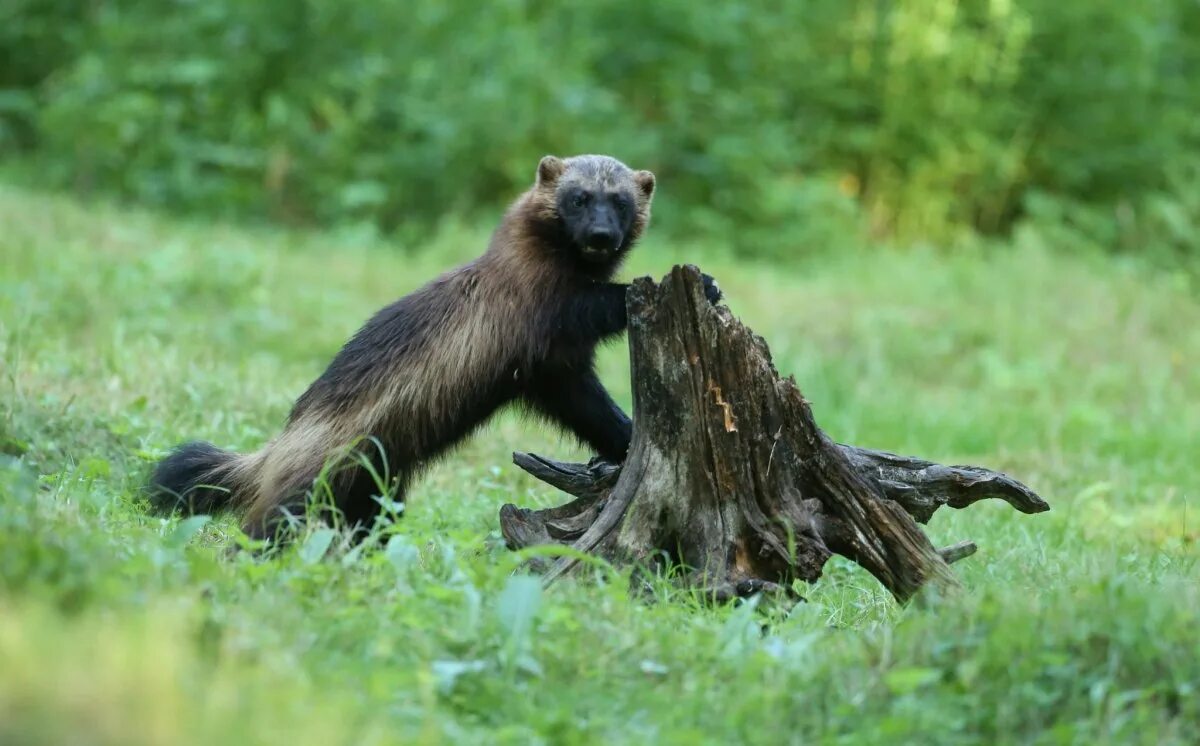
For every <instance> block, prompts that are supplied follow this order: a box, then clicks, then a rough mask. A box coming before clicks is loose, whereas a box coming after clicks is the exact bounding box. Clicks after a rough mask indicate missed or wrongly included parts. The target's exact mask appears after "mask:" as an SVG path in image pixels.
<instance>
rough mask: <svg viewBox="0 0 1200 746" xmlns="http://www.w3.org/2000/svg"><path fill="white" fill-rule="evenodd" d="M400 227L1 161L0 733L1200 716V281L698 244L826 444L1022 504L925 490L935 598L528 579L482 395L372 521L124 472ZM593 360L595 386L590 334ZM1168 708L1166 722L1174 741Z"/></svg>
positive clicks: (193, 430) (203, 409)
mask: <svg viewBox="0 0 1200 746" xmlns="http://www.w3.org/2000/svg"><path fill="white" fill-rule="evenodd" d="M485 239H486V231H481V230H477V229H472V228H469V227H467V228H464V227H456V226H449V227H447V228H446V229H445V230H443V231H442V232H441V233H439V235H438V237H437V238H436V239H435V240H433V241H432V243H431V245H429V246H428V247H425V248H424V250H422V251H421V252H419V253H410V252H408V251H406V249H405V247H400V246H395V245H388V244H386V243H381V242H377V241H372V240H369V239H362V238H359V237H356V236H355V235H353V234H350V233H340V234H335V233H326V234H316V235H312V234H309V235H294V234H288V233H283V232H275V231H268V230H248V229H239V228H233V227H229V226H225V225H204V224H201V223H199V222H170V221H167V220H164V219H161V218H159V217H156V216H153V215H148V214H144V213H141V212H136V211H128V210H121V209H116V208H112V207H108V206H104V205H99V206H96V205H91V206H84V205H80V204H78V203H75V202H72V201H69V200H66V199H62V198H58V197H54V196H48V195H45V194H40V193H33V192H27V191H23V190H20V189H15V188H12V187H0V346H2V352H3V354H2V355H0V361H2V363H0V364H2V365H3V376H2V381H0V386H2V389H0V391H2V393H0V428H2V429H0V448H2V450H3V452H4V454H7V456H0V459H3V463H2V464H0V742H2V743H5V744H26V743H29V744H35V743H36V744H42V743H111V744H140V743H147V744H151V743H198V744H208V743H230V744H237V743H268V742H277V743H289V744H308V743H312V744H328V743H405V744H407V743H439V742H441V743H445V742H455V743H462V742H481V743H521V744H524V743H531V742H533V743H536V742H541V743H689V744H690V743H696V742H704V741H707V742H720V743H731V742H760V743H772V744H773V743H781V742H812V741H816V742H822V743H854V744H857V743H933V742H949V743H961V742H964V741H971V740H978V741H982V742H989V743H991V742H1022V743H1025V742H1037V743H1104V742H1120V743H1128V742H1138V743H1164V742H1172V741H1175V742H1181V743H1182V742H1187V741H1188V740H1189V739H1191V738H1194V736H1195V732H1196V729H1197V728H1198V727H1200V704H1198V700H1200V624H1198V621H1197V620H1198V619H1200V582H1198V581H1200V566H1198V563H1197V561H1196V540H1197V538H1198V537H1200V506H1198V505H1197V504H1196V499H1195V498H1196V495H1197V493H1198V488H1200V466H1198V465H1197V452H1196V451H1197V432H1198V428H1200V300H1198V299H1197V296H1196V294H1195V291H1194V289H1192V288H1190V287H1189V286H1188V281H1187V280H1186V278H1185V277H1180V276H1174V275H1170V274H1166V273H1163V272H1160V271H1154V270H1151V269H1147V268H1144V267H1142V266H1140V265H1139V264H1138V263H1136V262H1130V261H1122V262H1117V261H1115V260H1111V259H1106V258H1101V257H1089V256H1083V257H1079V256H1076V257H1071V256H1068V254H1066V253H1065V252H1060V251H1054V250H1052V249H1054V248H1055V247H1053V246H1051V247H1047V246H1045V245H1043V244H1045V243H1047V242H1046V241H1045V240H1042V239H1041V238H1040V237H1039V234H1034V233H1030V234H1028V235H1024V236H1022V237H1021V238H1020V240H1019V241H1017V242H1016V243H1018V244H1020V247H1019V248H1011V247H1008V248H1006V247H991V248H989V249H987V250H986V251H985V250H983V249H976V250H971V249H963V250H962V251H958V252H955V253H949V254H943V253H937V252H932V251H916V250H914V251H908V252H903V253H902V252H897V251H868V250H865V249H864V250H863V251H861V252H857V253H849V254H843V255H838V256H830V255H820V254H814V255H811V256H807V257H805V258H798V259H797V260H796V262H795V263H793V264H791V265H788V266H766V265H755V264H747V263H745V262H741V261H735V260H733V259H730V258H728V257H726V256H724V255H722V254H721V252H719V251H716V250H711V249H709V250H700V249H693V248H690V247H687V246H682V245H663V244H660V243H656V242H655V241H654V240H653V238H651V240H649V241H648V242H647V243H646V244H645V245H644V247H642V248H641V249H639V251H638V252H637V253H636V255H635V259H634V260H633V262H632V266H631V267H630V268H629V271H627V272H626V273H625V274H626V275H627V276H633V275H640V274H653V275H662V274H664V273H665V272H666V270H667V269H668V268H669V267H670V266H671V264H672V263H674V262H679V261H691V262H695V263H698V264H700V265H702V266H703V267H704V268H705V269H706V270H707V271H709V272H710V273H712V274H713V275H715V276H716V277H717V278H718V279H719V280H720V282H721V285H722V287H723V289H724V290H725V292H726V295H727V297H728V302H729V304H730V306H731V307H732V308H733V310H734V311H735V313H737V314H738V315H739V316H740V317H741V318H742V319H743V320H745V321H746V322H747V323H749V324H750V325H751V326H752V327H753V328H754V329H755V330H756V331H757V332H759V333H760V334H762V335H763V336H764V337H765V338H766V339H767V341H768V342H769V343H770V345H771V347H772V350H773V352H774V354H775V358H776V361H777V364H778V366H779V367H780V368H781V369H782V370H783V371H784V372H786V373H791V374H794V375H795V376H796V379H797V381H798V382H799V384H800V386H801V389H802V390H803V391H804V392H805V394H806V396H807V397H808V398H809V399H810V400H811V401H812V402H813V406H814V409H815V413H816V416H817V418H818V421H819V422H820V423H821V424H822V425H823V426H824V427H825V428H826V429H827V431H828V432H829V433H830V434H831V435H832V436H833V437H835V438H838V439H840V440H843V441H847V442H853V443H856V444H859V445H864V446H873V447H880V448H887V449H890V450H896V451H900V452H905V453H912V454H917V455H921V456H925V457H928V458H933V459H936V460H940V461H946V462H968V463H979V464H983V465H987V466H991V467H994V468H999V469H1003V470H1006V471H1009V472H1011V473H1012V474H1014V475H1015V476H1018V477H1019V478H1021V479H1022V480H1024V481H1026V482H1027V483H1029V484H1030V485H1032V486H1034V487H1035V488H1036V489H1038V490H1039V491H1040V492H1041V493H1042V494H1043V495H1044V496H1045V497H1046V498H1047V499H1048V500H1049V501H1050V502H1051V504H1052V506H1053V510H1052V511H1051V512H1050V513H1048V514H1043V515H1038V516H1024V515H1020V514H1017V513H1015V512H1013V511H1012V510H1010V509H1009V508H1008V507H1007V506H1005V505H1003V504H992V503H986V504H980V505H977V506H975V507H973V508H971V509H969V510H966V511H962V512H955V511H949V510H948V511H945V512H943V513H941V514H939V515H937V516H936V517H935V518H934V520H933V521H932V524H931V525H930V526H929V532H930V534H931V536H932V537H933V539H934V541H935V542H937V543H939V544H948V543H951V542H953V541H957V540H960V539H964V538H971V539H974V540H976V541H977V542H978V543H979V544H980V547H981V550H980V552H979V553H978V554H977V555H975V556H974V557H972V558H970V559H968V560H966V561H964V562H962V563H959V564H957V565H955V571H956V572H957V573H958V574H959V575H960V576H961V578H962V580H963V582H964V584H965V586H966V591H965V592H964V593H963V594H961V595H960V596H959V597H956V598H953V599H950V600H946V601H943V602H941V603H938V604H936V605H933V606H930V607H926V608H918V607H910V608H907V609H901V608H898V607H897V606H896V605H895V604H894V603H893V602H892V601H891V600H890V598H889V597H888V596H887V595H886V594H885V593H884V592H883V591H882V590H881V588H880V587H879V586H878V585H877V583H875V581H874V580H873V579H872V578H871V577H870V576H869V575H867V574H866V573H864V572H862V571H861V570H859V569H858V568H856V567H854V566H853V565H850V564H849V563H847V562H845V561H841V560H835V561H833V562H831V563H830V565H829V566H828V568H827V570H828V571H827V573H826V576H825V577H824V578H823V579H822V580H821V581H820V582H818V583H816V584H814V585H813V586H812V587H810V588H808V589H806V595H808V597H809V602H808V603H806V604H801V605H799V606H797V607H796V608H795V609H794V610H792V611H791V612H790V613H780V612H775V613H763V612H761V611H756V610H754V609H751V608H749V607H741V608H736V609H735V608H723V609H705V608H701V607H698V606H697V605H696V604H694V603H693V602H692V601H691V600H690V599H689V598H687V597H686V596H683V595H681V594H670V593H667V592H665V591H664V593H663V594H662V598H661V599H659V600H658V601H657V602H655V603H649V602H646V601H638V600H633V599H630V598H629V597H628V596H627V594H626V593H625V590H624V588H623V586H622V584H621V582H619V580H618V581H617V582H564V583H561V584H558V585H556V586H554V587H552V588H551V589H550V590H548V591H545V592H540V591H539V590H538V588H537V585H536V584H535V583H531V582H530V581H529V579H528V578H524V577H521V576H514V575H513V574H512V570H513V568H514V563H513V558H512V557H511V556H509V554H508V553H507V552H505V551H504V549H503V547H502V546H500V545H499V544H498V543H497V541H496V532H497V509H498V508H499V507H500V506H501V505H502V504H503V503H506V502H515V503H518V504H521V505H548V504H552V503H554V502H556V501H559V500H561V497H562V496H561V495H558V494H555V493H553V491H551V490H549V489H548V488H546V487H545V486H544V485H541V484H538V483H535V482H533V480H531V479H529V478H526V477H524V476H523V475H522V474H521V473H519V472H518V470H517V469H516V468H515V467H513V466H511V465H510V463H509V454H510V452H511V451H512V450H514V449H522V450H535V451H538V452H542V453H546V454H548V455H556V456H559V457H564V458H567V457H584V456H585V455H586V454H584V453H582V452H581V451H579V450H578V449H577V448H576V447H574V446H573V445H572V444H571V443H569V442H568V441H566V440H564V439H562V438H560V437H558V436H556V435H554V434H552V433H549V432H547V431H546V430H545V429H544V428H542V427H540V426H538V425H536V424H533V423H526V422H523V421H521V420H520V419H518V418H516V417H510V416H505V417H502V418H500V419H499V420H498V421H496V422H495V423H494V424H493V425H492V426H491V427H489V428H488V429H487V430H486V431H485V432H484V433H483V434H481V435H480V436H479V437H477V438H475V439H474V440H472V441H471V442H470V443H469V444H468V445H466V446H465V447H463V448H462V449H461V450H460V451H458V452H457V453H456V454H455V455H453V456H452V457H451V458H448V459H447V460H446V461H445V462H443V463H442V464H441V465H440V466H438V467H437V468H436V469H434V470H433V472H432V473H431V474H430V475H429V477H428V478H427V479H426V480H424V481H423V482H421V483H420V485H419V486H418V487H417V488H416V489H415V490H414V491H413V493H412V494H411V500H410V503H409V506H408V515H407V516H406V517H405V519H404V520H403V521H401V522H399V524H398V525H397V526H395V527H394V534H393V538H391V539H390V540H389V543H388V544H387V548H386V550H381V551H375V552H357V551H348V550H347V548H346V547H345V546H344V544H343V543H342V541H341V539H340V537H334V540H333V546H332V550H331V551H330V552H329V553H328V555H326V556H324V557H323V558H322V557H321V556H320V552H319V551H318V550H320V549H321V543H322V542H323V541H325V540H328V539H329V535H328V534H327V533H313V534H310V535H309V538H308V539H306V540H305V541H304V542H302V543H301V544H300V545H298V546H297V547H296V548H294V549H293V550H291V551H288V552H286V553H284V554H283V555H282V556H280V557H277V558H275V559H271V560H269V561H260V560H254V559H252V558H251V557H249V556H248V555H245V554H240V555H231V554H229V553H227V552H226V551H225V548H226V547H227V546H229V545H231V544H232V543H234V541H235V534H236V531H235V529H234V524H233V522H232V521H231V520H230V519H229V518H227V517H223V518H218V519H216V520H214V521H212V522H209V523H207V524H203V525H202V522H201V521H185V522H181V521H179V520H177V519H175V520H163V519H160V518H157V517H153V516H150V515H148V514H147V513H146V512H145V510H144V506H143V505H142V504H141V503H140V502H139V500H138V498H137V494H136V490H137V489H138V487H139V485H140V484H141V481H142V480H143V479H144V477H145V474H146V472H147V470H148V468H149V466H150V463H151V461H152V459H153V458H155V457H156V456H159V455H161V454H162V453H163V452H164V451H165V449H167V448H168V447H170V446H171V445H173V444H174V443H176V442H178V441H180V440H183V439H186V438H196V437H199V438H204V439H208V440H212V441H214V442H216V443H217V444H219V445H223V446H229V447H236V448H242V449H251V448H256V447H257V446H258V445H260V444H261V443H262V442H263V440H264V439H266V438H268V437H270V436H271V435H272V434H273V433H274V432H276V431H277V429H278V428H279V426H280V425H281V422H282V419H283V417H284V416H285V414H286V412H287V409H288V407H289V405H290V403H291V402H292V400H293V398H294V397H295V396H297V395H298V394H299V393H300V392H301V391H302V389H303V388H304V386H305V385H306V384H307V383H308V382H309V381H310V380H311V379H312V378H313V377H314V376H315V375H317V374H318V373H319V372H320V370H321V368H322V366H323V365H324V363H325V362H326V361H327V360H328V359H329V358H330V356H331V355H332V354H333V353H334V351H335V350H336V349H337V347H338V346H339V345H340V344H341V342H342V341H343V340H344V339H345V338H346V337H347V336H348V335H349V334H350V333H351V332H353V331H354V329H355V328H356V327H357V326H358V324H360V323H361V322H362V321H363V320H364V319H365V318H366V317H367V315H368V314H370V313H371V312H372V311H373V310H375V309H376V308H377V307H379V306H380V305H382V304H384V303H385V302H387V301H389V300H390V299H392V298H393V297H395V296H398V295H399V294H401V293H403V292H405V291H407V290H409V289H411V288H413V287H415V286H417V285H418V284H420V283H422V282H424V281H425V280H427V279H429V278H431V277H432V276H434V275H435V274H436V273H437V272H439V271H441V270H442V269H445V268H447V267H449V266H451V265H452V264H454V263H456V262H458V261H459V260H462V259H464V258H467V257H469V256H471V255H473V254H474V253H475V252H477V251H478V250H479V249H480V248H481V246H482V244H483V242H484V240H485ZM602 367H603V378H604V379H605V380H606V381H607V382H608V383H609V384H610V385H611V386H612V388H613V389H614V391H615V392H616V393H617V395H618V396H619V397H620V398H621V399H622V400H623V401H624V402H625V403H626V404H628V396H629V386H628V367H627V363H626V359H625V350H624V347H623V346H622V345H616V346H614V347H612V348H611V349H607V350H606V351H605V352H604V355H603V358H602ZM1188 733H1191V734H1192V735H1191V736H1189V735H1187V734H1188Z"/></svg>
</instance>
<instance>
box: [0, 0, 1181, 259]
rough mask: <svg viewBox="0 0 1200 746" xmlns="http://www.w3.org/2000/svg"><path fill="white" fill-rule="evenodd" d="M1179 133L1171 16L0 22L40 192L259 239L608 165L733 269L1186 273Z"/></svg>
mask: <svg viewBox="0 0 1200 746" xmlns="http://www.w3.org/2000/svg"><path fill="white" fill-rule="evenodd" d="M1197 111H1200V4H1197V3H1196V2H1194V0H1089V1H1088V2H1060V1H1059V0H959V1H957V2H955V1H952V0H797V1H793V2H758V3H738V2H714V3H692V2H686V1H685V0H661V1H659V2H654V3H643V2H636V1H635V0H582V1H581V2H577V3H571V4H560V3H548V2H542V1H541V0H502V1H500V2H491V3H475V2H466V1H465V0H376V1H375V2H371V3H344V2H338V1H337V0H171V1H166V0H8V2H6V3H5V4H4V9H2V10H0V147H2V146H7V147H9V148H20V149H23V150H25V151H27V152H28V153H31V154H32V156H31V157H32V160H33V162H34V163H36V164H37V173H38V178H41V179H45V180H47V181H50V182H52V183H54V184H58V185H71V186H73V187H75V188H77V189H80V190H83V191H88V190H93V189H98V190H102V191H106V192H110V193H116V194H119V195H122V196H125V197H128V198H132V199H134V200H137V201H140V202H144V203H149V204H153V205H160V206H165V207H169V208H175V209H183V210H189V211H199V212H203V213H210V214H211V213H221V214H230V215H237V216H249V217H267V218H271V219H275V220H281V221H286V222H300V223H335V222H345V221H350V222H365V223H368V224H372V225H375V226H378V227H379V228H381V229H383V230H394V229H396V228H398V227H408V226H415V227H420V226H425V225H428V224H429V223H430V222H432V221H435V220H437V219H438V218H439V217H441V216H444V215H447V214H462V213H469V212H471V211H473V210H477V209H480V208H494V207H495V206H496V205H497V204H499V203H501V202H504V201H506V200H508V199H510V198H511V197H512V196H513V195H514V194H515V192H516V191H517V190H519V189H521V188H523V187H525V186H526V185H527V184H528V183H529V182H530V181H531V178H532V173H533V167H534V164H535V163H536V159H537V158H538V157H539V156H541V155H542V154H544V153H547V152H553V153H560V154H572V153H578V152H607V153H612V154H614V155H616V156H618V157H620V158H622V159H624V160H626V161H628V162H630V163H633V164H635V165H636V166H638V167H644V168H651V169H653V170H655V171H656V172H657V173H658V175H659V177H660V180H661V184H662V185H663V188H664V191H663V196H662V198H661V200H660V203H659V204H660V209H659V211H658V215H659V219H660V225H664V226H666V228H667V229H668V230H671V231H674V232H678V233H685V234H686V233H705V234H709V235H717V236H722V237H725V238H726V239H727V240H729V241H731V242H733V243H734V244H736V246H737V248H738V249H740V250H742V251H744V252H747V253H757V254H765V255H772V254H775V255H782V254H787V253H792V252H795V251H797V250H803V249H805V248H808V247H810V246H813V245H826V246H828V245H830V244H835V245H836V244H837V243H838V242H839V241H844V240H848V239H850V238H853V237H855V234H856V233H859V234H861V232H869V233H870V234H871V235H873V236H877V237H878V236H888V237H900V238H905V239H911V238H916V237H920V238H929V239H934V240H946V239H952V238H954V237H956V236H959V235H962V234H964V233H969V232H984V233H999V232H1006V231H1008V230H1009V229H1011V228H1012V226H1013V225H1014V224H1015V223H1016V222H1017V221H1019V220H1020V219H1022V218H1023V217H1024V216H1027V215H1029V214H1031V212H1030V211H1031V210H1034V209H1040V210H1041V212H1040V213H1038V214H1050V213H1054V214H1061V213H1063V212H1064V211H1065V212H1069V213H1071V214H1072V215H1074V216H1076V219H1077V220H1079V221H1082V222H1085V223H1086V222H1089V220H1091V222H1096V220H1099V221H1100V222H1102V223H1104V224H1105V225H1106V229H1105V230H1107V231H1108V232H1109V233H1111V234H1112V235H1107V234H1104V231H1100V233H1099V234H1097V235H1096V236H1095V237H1096V238H1097V240H1098V241H1100V242H1101V243H1103V244H1105V245H1107V246H1117V247H1132V248H1139V247H1140V246H1141V245H1142V243H1143V241H1144V240H1145V237H1146V236H1147V235H1149V236H1151V238H1152V239H1153V240H1154V241H1155V242H1156V243H1158V244H1163V243H1165V244H1168V245H1177V246H1178V248H1181V249H1182V250H1184V251H1189V252H1190V251H1196V252H1197V253H1200V244H1198V243H1197V239H1195V238H1193V236H1195V235H1197V234H1200V208H1198V207H1197V205H1196V204H1195V201H1194V200H1193V201H1192V202H1191V203H1188V202H1187V200H1186V199H1185V198H1182V197H1180V195H1186V194H1189V193H1195V192H1197V191H1200V179H1198V177H1197V171H1196V168H1195V164H1196V163H1197V162H1198V161H1200V123H1198V120H1200V117H1197V116H1196V112H1197ZM1055 211H1057V212H1055ZM1080 216H1082V217H1080ZM1089 216H1090V217H1089ZM1096 216H1098V217H1096ZM1100 234H1104V235H1100Z"/></svg>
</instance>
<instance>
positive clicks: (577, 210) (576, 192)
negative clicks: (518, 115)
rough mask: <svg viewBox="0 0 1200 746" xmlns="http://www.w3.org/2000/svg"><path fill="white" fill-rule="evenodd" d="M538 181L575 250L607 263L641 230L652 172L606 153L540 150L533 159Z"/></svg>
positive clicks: (647, 210) (583, 256)
mask: <svg viewBox="0 0 1200 746" xmlns="http://www.w3.org/2000/svg"><path fill="white" fill-rule="evenodd" d="M538 187H539V189H542V190H545V192H546V197H547V198H548V199H552V200H553V212H554V214H555V215H556V218H557V220H558V222H559V225H560V227H561V230H562V234H563V236H564V238H565V239H566V240H567V241H568V242H569V243H570V248H571V249H572V250H573V251H574V252H575V254H576V255H577V256H578V257H579V258H580V259H582V260H583V261H584V262H590V263H595V264H600V265H607V264H612V263H615V262H618V261H620V260H621V259H622V258H623V257H624V254H625V252H627V251H628V250H629V249H630V248H631V247H632V246H633V243H634V242H635V241H636V240H637V239H638V237H639V236H640V235H641V233H642V231H643V230H645V227H646V224H647V222H648V221H649V218H650V199H651V197H652V196H653V194H654V174H652V173H650V172H649V171H634V170H632V169H630V168H629V167H628V166H626V165H625V164H623V163H621V162H620V161H618V160H616V159H615V158H609V157H607V156H600V155H581V156H576V157H574V158H567V159H565V160H564V159H561V158H555V157H554V156H546V157H545V158H543V159H542V161H541V163H540V164H538Z"/></svg>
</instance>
